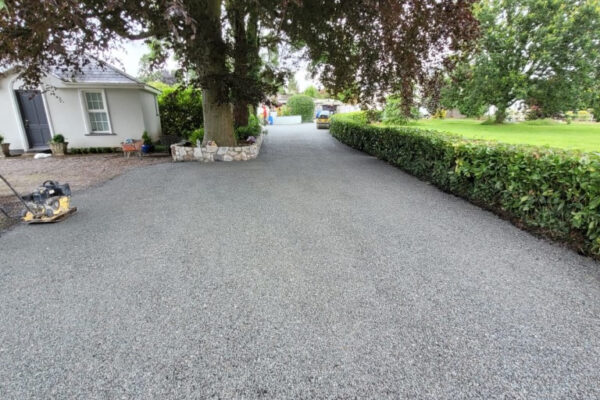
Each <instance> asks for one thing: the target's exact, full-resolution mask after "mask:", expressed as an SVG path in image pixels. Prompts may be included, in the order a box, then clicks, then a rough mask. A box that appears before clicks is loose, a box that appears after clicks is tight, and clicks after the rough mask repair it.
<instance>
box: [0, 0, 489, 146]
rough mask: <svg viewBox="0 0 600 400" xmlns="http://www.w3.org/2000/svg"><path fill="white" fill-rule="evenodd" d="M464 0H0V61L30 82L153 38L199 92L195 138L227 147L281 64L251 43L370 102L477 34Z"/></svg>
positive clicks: (408, 89) (405, 88)
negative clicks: (127, 42) (199, 127)
mask: <svg viewBox="0 0 600 400" xmlns="http://www.w3.org/2000/svg"><path fill="white" fill-rule="evenodd" d="M473 1H474V0H444V1H439V0H392V1H390V0H386V1H383V0H341V1H329V0H294V1H277V0H143V1H137V2H136V1H128V0H54V1H40V2H38V1H28V0H4V2H5V5H6V7H5V9H4V10H2V11H0V36H1V37H2V40H1V41H0V67H2V66H8V65H11V66H13V65H15V66H19V67H20V73H21V76H22V78H23V79H24V81H25V82H26V83H27V84H29V85H32V86H35V85H37V84H38V83H39V81H40V78H41V77H42V76H43V75H44V73H45V72H47V71H48V70H52V69H57V68H58V69H67V70H70V69H73V70H76V69H77V68H79V67H80V66H81V64H82V63H85V62H86V61H85V60H86V57H87V56H88V54H89V53H91V54H96V55H102V53H103V52H106V51H107V50H109V49H110V48H111V46H113V45H114V42H115V41H116V40H118V39H120V38H124V39H148V40H153V41H157V42H158V43H160V44H161V45H160V47H157V48H156V49H154V50H155V56H156V59H158V60H160V59H161V58H164V57H166V55H167V54H168V52H173V53H174V54H175V55H176V57H177V59H178V60H179V61H180V63H181V65H182V67H183V69H184V71H193V72H194V76H195V79H194V80H193V82H192V83H193V84H194V85H196V86H198V87H200V88H202V90H203V96H202V98H203V105H204V107H203V110H204V125H205V135H204V140H205V141H209V140H215V141H217V143H218V144H220V145H231V144H233V143H234V142H235V136H234V130H233V125H234V112H232V109H231V106H230V104H234V106H235V107H234V110H235V120H238V119H239V120H240V121H243V116H244V115H246V116H247V109H248V105H250V106H252V105H253V104H256V103H257V102H258V101H259V100H260V99H261V98H262V97H264V96H265V94H267V93H269V92H274V91H275V90H276V88H277V86H279V85H281V84H282V82H283V77H284V76H285V71H281V70H278V69H277V68H276V66H273V65H271V64H269V63H265V62H264V61H263V60H261V58H260V57H259V52H260V49H261V48H268V49H271V50H272V51H273V50H274V49H277V48H278V46H281V45H282V44H287V45H292V46H294V47H295V48H297V49H301V50H303V51H304V53H305V55H306V57H307V58H308V59H310V60H311V61H312V64H311V68H312V71H313V72H314V73H315V74H316V75H317V76H318V77H319V78H320V80H321V81H322V83H323V84H324V86H325V88H326V89H327V90H328V92H330V93H332V94H334V95H336V94H339V93H343V94H344V96H346V97H348V98H353V99H363V100H365V101H369V100H372V99H374V98H376V97H378V96H379V97H382V96H383V95H384V94H386V93H390V92H395V93H400V94H401V95H402V97H403V99H404V101H403V104H405V105H406V107H409V106H410V104H411V102H412V97H413V92H414V88H415V85H417V84H418V83H419V82H420V81H423V80H425V79H426V78H427V75H428V73H429V71H430V70H431V69H432V68H435V66H436V65H441V64H444V62H445V61H446V60H447V58H448V56H449V55H451V54H456V53H457V52H460V51H461V50H462V49H463V48H464V47H465V46H466V45H467V44H468V43H469V40H470V39H472V38H473V37H474V36H475V35H476V33H477V22H476V21H475V19H474V18H473V17H472V15H471V6H472V3H473Z"/></svg>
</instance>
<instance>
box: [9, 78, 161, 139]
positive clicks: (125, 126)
mask: <svg viewBox="0 0 600 400" xmlns="http://www.w3.org/2000/svg"><path fill="white" fill-rule="evenodd" d="M15 77H16V75H15V74H11V75H7V76H5V77H3V78H0V134H2V135H3V136H4V138H5V141H6V142H8V143H11V150H27V149H28V143H27V139H26V137H25V133H24V130H23V126H22V122H21V116H20V112H19V109H18V105H17V104H16V102H15V96H14V90H16V89H18V88H20V87H21V86H22V82H20V81H19V80H15ZM11 83H12V87H11ZM44 83H45V84H50V85H54V86H55V87H56V89H55V92H54V94H50V93H44V94H43V97H44V102H45V104H46V107H47V117H48V123H49V124H50V131H51V133H52V134H53V135H54V134H58V133H60V134H62V135H64V136H65V139H66V140H67V141H68V142H69V147H71V148H74V147H119V146H120V145H121V142H123V141H124V140H125V139H128V138H132V139H140V138H141V137H142V133H143V132H144V130H147V131H148V133H149V134H150V135H151V137H152V138H153V139H154V140H156V139H158V137H159V135H160V133H161V127H160V117H159V116H157V115H156V108H155V105H154V94H152V93H150V92H147V91H144V90H142V89H137V88H126V89H123V88H112V87H106V88H103V89H102V88H99V87H98V88H89V90H98V89H102V90H104V95H105V98H106V103H107V107H108V114H109V118H110V122H111V128H112V132H113V134H111V135H106V134H90V128H89V122H88V119H87V118H88V117H87V111H86V108H85V103H84V100H83V94H82V92H83V91H84V90H88V89H87V88H86V89H81V88H70V87H64V85H63V84H62V83H61V82H60V81H57V80H56V79H55V78H48V79H46V80H45V82H44ZM60 86H63V87H60Z"/></svg>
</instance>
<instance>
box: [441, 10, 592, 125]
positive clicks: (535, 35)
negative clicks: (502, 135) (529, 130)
mask: <svg viewBox="0 0 600 400" xmlns="http://www.w3.org/2000/svg"><path fill="white" fill-rule="evenodd" d="M474 15H475V16H476V18H477V19H478V20H479V23H480V30H481V38H480V40H479V41H478V43H477V46H476V51H475V52H473V54H472V56H471V57H469V58H468V59H467V60H466V61H465V62H464V63H463V64H462V65H461V66H459V67H458V68H457V69H455V71H454V76H453V85H454V88H452V89H451V90H449V91H448V92H447V94H448V95H449V97H450V98H453V99H454V100H455V101H456V102H457V103H458V105H459V109H460V108H462V109H465V110H469V111H471V113H473V111H475V110H479V109H481V108H487V106H490V105H493V106H496V107H497V111H496V122H498V123H501V122H503V121H504V119H505V117H506V110H507V108H508V107H510V106H511V105H512V104H514V103H515V102H516V101H518V100H525V101H526V102H527V103H528V104H530V105H536V106H537V107H539V108H540V109H542V110H544V112H545V114H546V115H552V114H554V113H558V112H560V111H565V110H567V109H572V108H577V107H579V106H581V105H582V104H585V103H586V102H588V103H589V101H590V99H589V97H587V98H586V96H585V94H586V93H587V92H588V91H587V90H586V89H587V88H590V87H591V86H592V84H593V81H594V79H595V78H596V77H597V71H598V69H599V65H600V64H599V62H600V53H599V46H598V43H599V42H600V25H599V24H600V6H599V3H598V0H483V1H481V2H480V3H478V4H477V5H475V7H474ZM450 102H451V101H450Z"/></svg>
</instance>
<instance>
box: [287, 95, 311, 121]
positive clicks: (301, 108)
mask: <svg viewBox="0 0 600 400" xmlns="http://www.w3.org/2000/svg"><path fill="white" fill-rule="evenodd" d="M287 106H288V107H289V109H290V112H291V114H292V115H300V116H302V122H311V121H312V120H313V119H314V116H315V115H314V113H315V102H314V100H313V99H312V98H311V97H308V96H306V95H303V94H298V95H295V96H292V97H290V99H289V100H288V102H287Z"/></svg>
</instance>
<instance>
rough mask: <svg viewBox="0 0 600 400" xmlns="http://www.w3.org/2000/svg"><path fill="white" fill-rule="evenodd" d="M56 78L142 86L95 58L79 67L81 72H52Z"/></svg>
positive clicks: (75, 81) (73, 81)
mask: <svg viewBox="0 0 600 400" xmlns="http://www.w3.org/2000/svg"><path fill="white" fill-rule="evenodd" d="M52 74H53V75H55V76H56V77H57V78H59V79H61V80H63V81H65V82H72V83H126V84H138V85H139V84H142V85H143V84H144V83H143V82H140V81H138V80H137V79H135V78H134V77H132V76H129V75H127V74H126V73H125V72H123V71H120V70H118V69H117V68H115V67H113V66H111V65H109V64H107V63H105V62H104V61H100V60H97V59H95V58H90V59H88V62H87V63H86V64H85V65H84V66H82V67H81V71H74V70H59V69H57V70H55V71H53V72H52Z"/></svg>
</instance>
